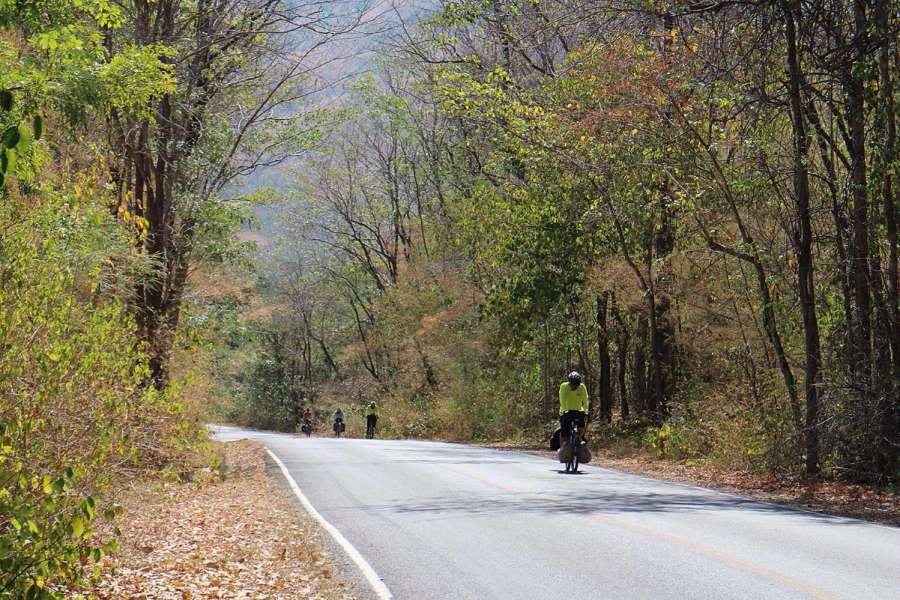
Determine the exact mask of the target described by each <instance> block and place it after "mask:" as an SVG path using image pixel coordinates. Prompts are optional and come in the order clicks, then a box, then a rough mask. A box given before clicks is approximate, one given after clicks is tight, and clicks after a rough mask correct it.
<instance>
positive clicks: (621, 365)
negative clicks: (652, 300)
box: [612, 296, 630, 421]
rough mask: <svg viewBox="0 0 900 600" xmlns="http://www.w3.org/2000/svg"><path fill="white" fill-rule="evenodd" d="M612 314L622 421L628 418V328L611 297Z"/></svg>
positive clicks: (613, 298)
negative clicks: (614, 326)
mask: <svg viewBox="0 0 900 600" xmlns="http://www.w3.org/2000/svg"><path fill="white" fill-rule="evenodd" d="M612 303H613V308H612V313H613V316H614V317H615V319H616V358H617V365H616V380H617V383H618V385H617V387H618V391H619V408H620V411H621V415H622V420H623V421H624V420H627V419H628V418H629V416H630V410H629V408H630V407H629V405H628V393H627V392H628V391H627V389H626V383H625V382H626V375H627V372H626V368H627V365H628V328H627V327H626V325H625V320H624V319H623V318H622V313H621V310H620V309H619V306H618V305H617V304H616V302H615V296H613V297H612Z"/></svg>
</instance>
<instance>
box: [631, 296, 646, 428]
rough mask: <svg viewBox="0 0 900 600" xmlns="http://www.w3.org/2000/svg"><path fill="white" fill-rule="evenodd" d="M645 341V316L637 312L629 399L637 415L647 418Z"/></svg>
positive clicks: (641, 312)
mask: <svg viewBox="0 0 900 600" xmlns="http://www.w3.org/2000/svg"><path fill="white" fill-rule="evenodd" d="M646 340H647V315H645V314H644V313H643V311H639V312H638V315H637V331H636V332H635V335H634V358H633V361H632V362H633V363H634V372H633V373H632V384H631V390H632V391H631V398H632V400H633V404H634V405H635V407H636V408H637V411H638V414H639V415H641V417H643V418H645V419H646V418H648V416H649V415H648V412H649V411H648V408H649V407H648V404H649V403H648V401H647V396H648V394H647V357H646V355H645V353H644V344H645V343H646Z"/></svg>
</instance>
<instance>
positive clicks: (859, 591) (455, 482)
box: [213, 427, 900, 600]
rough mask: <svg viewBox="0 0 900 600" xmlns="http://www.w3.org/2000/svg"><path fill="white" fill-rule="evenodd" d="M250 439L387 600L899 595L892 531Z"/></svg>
mask: <svg viewBox="0 0 900 600" xmlns="http://www.w3.org/2000/svg"><path fill="white" fill-rule="evenodd" d="M213 430H214V432H215V435H216V436H217V437H218V438H219V439H223V440H234V439H240V438H251V439H255V440H258V441H260V442H262V443H263V444H265V445H266V447H268V448H269V449H270V450H271V451H272V452H273V453H274V454H275V455H276V456H278V457H279V459H280V460H281V461H282V462H283V463H284V465H285V466H286V468H287V470H288V471H289V472H290V474H291V476H292V477H293V478H294V480H295V481H296V482H297V484H298V485H299V487H300V489H301V490H302V491H303V493H304V495H306V497H307V498H308V499H309V501H310V502H311V503H312V505H313V506H314V507H315V508H316V509H318V511H319V512H320V513H321V514H322V516H323V517H324V518H325V519H326V520H327V521H329V522H330V523H331V524H333V525H334V526H335V527H337V529H338V530H340V532H341V533H342V534H343V535H344V536H345V537H346V538H347V539H348V540H349V541H350V542H351V543H352V544H353V546H355V547H356V548H357V549H358V550H359V552H360V553H361V554H362V555H363V556H364V557H365V559H366V560H367V561H368V562H369V563H370V564H371V565H372V567H373V568H374V569H375V571H376V572H377V573H378V574H379V575H380V576H381V577H382V578H383V580H384V583H385V584H386V585H387V587H388V588H389V589H390V591H391V592H392V593H393V595H394V597H395V598H398V599H401V600H406V599H410V600H412V599H415V600H432V599H434V600H449V599H463V598H472V599H478V600H486V599H493V598H509V599H516V600H525V599H531V598H535V599H540V600H546V599H553V600H557V599H559V598H563V599H567V600H576V599H619V598H621V599H628V600H638V599H643V598H647V599H651V598H652V599H663V598H673V599H675V598H677V599H687V598H702V599H726V598H727V599H731V598H734V599H747V600H760V599H763V598H766V599H768V598H779V599H780V598H818V599H836V598H848V599H849V598H853V599H866V600H868V599H873V600H874V599H878V600H881V599H888V600H890V599H897V600H900V529H896V528H892V527H885V526H880V525H873V524H868V523H863V522H860V521H857V520H853V519H844V518H839V517H830V516H825V515H821V514H817V513H811V512H804V511H798V510H792V509H789V508H784V507H781V506H776V505H773V504H767V503H762V502H755V501H752V500H747V499H744V498H740V497H737V496H732V495H728V494H721V493H718V492H714V491H710V490H705V489H700V488H695V487H691V486H685V485H680V484H674V483H666V482H661V481H656V480H653V479H647V478H643V477H638V476H634V475H629V474H625V473H619V472H617V471H612V470H608V469H601V468H597V467H592V466H586V467H585V468H584V473H583V474H581V475H565V474H561V473H560V472H559V465H557V464H556V463H555V462H553V461H551V460H549V459H546V458H542V457H539V456H533V455H530V454H524V453H519V452H510V451H501V450H491V449H486V448H477V447H472V446H465V445H458V444H445V443H439V442H425V441H380V440H371V441H369V440H358V439H339V440H337V439H330V438H311V439H306V438H300V437H296V436H291V435H286V434H275V433H265V432H259V431H250V430H242V429H238V428H233V427H214V428H213Z"/></svg>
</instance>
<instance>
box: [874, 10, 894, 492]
mask: <svg viewBox="0 0 900 600" xmlns="http://www.w3.org/2000/svg"><path fill="white" fill-rule="evenodd" d="M888 4H889V3H888V2H887V1H884V2H876V3H875V24H876V30H877V32H878V38H879V39H878V43H879V54H878V73H879V86H878V89H879V94H880V97H879V99H880V102H881V107H880V108H881V114H882V117H881V118H882V119H883V120H884V150H883V153H882V158H881V164H882V165H883V173H882V176H881V198H882V205H883V213H884V226H885V232H886V234H887V244H888V264H887V273H886V274H885V277H884V278H885V279H887V286H886V287H887V289H886V290H885V291H884V295H885V296H886V298H885V301H884V302H883V303H880V305H881V313H882V317H881V319H882V322H883V323H882V327H884V328H886V329H887V331H886V332H885V336H884V337H886V338H887V340H888V342H889V345H890V355H891V356H890V357H887V360H886V361H885V362H886V364H885V370H886V371H887V372H885V373H882V374H881V377H880V378H879V379H880V381H882V382H884V383H883V384H882V386H881V387H882V390H881V394H880V400H881V402H880V404H881V406H880V407H879V408H880V415H881V435H880V439H879V444H878V445H879V448H878V457H877V461H876V463H877V464H876V466H877V469H878V472H879V475H880V476H881V478H882V479H883V480H888V479H891V478H893V477H896V476H897V475H898V473H897V459H898V453H900V448H898V447H900V442H898V439H900V423H898V414H900V313H898V299H897V293H898V290H897V288H898V274H897V268H898V265H897V262H898V256H897V209H896V207H895V206H894V190H893V175H892V169H891V167H890V166H891V165H893V164H894V162H895V160H896V158H897V121H896V115H895V112H894V80H893V71H892V69H891V66H892V65H891V58H892V56H891V54H892V53H891V47H892V44H893V43H895V39H894V36H893V34H892V31H891V21H890V20H891V15H890V14H888ZM893 67H894V69H896V68H897V65H896V64H894V65H893ZM879 279H881V278H879ZM885 352H886V351H885V350H882V353H885ZM888 373H891V374H892V375H893V377H890V376H888Z"/></svg>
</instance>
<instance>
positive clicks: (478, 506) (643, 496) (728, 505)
mask: <svg viewBox="0 0 900 600" xmlns="http://www.w3.org/2000/svg"><path fill="white" fill-rule="evenodd" d="M557 472H558V473H561V474H566V473H565V471H557ZM582 474H586V473H578V475H582ZM536 495H538V494H537V493H534V492H529V495H528V496H523V495H519V494H515V493H511V492H497V493H493V494H478V495H458V496H453V497H446V496H444V497H440V498H428V499H420V500H410V499H402V500H397V501H396V502H392V503H385V504H381V505H376V506H371V507H369V508H367V510H369V511H374V512H378V511H383V512H393V513H401V514H402V513H421V514H429V513H431V514H434V515H435V516H438V515H444V516H451V515H452V516H458V515H469V516H489V515H495V514H497V515H510V514H514V513H520V514H545V513H546V514H559V513H561V512H565V513H569V514H593V513H596V514H616V513H620V514H627V513H645V512H653V513H674V512H677V513H687V512H698V513H699V512H707V511H710V510H715V511H722V510H725V511H732V510H733V511H742V512H744V513H748V512H750V513H755V514H782V515H791V516H795V517H798V518H802V519H812V520H815V521H819V522H829V523H835V524H841V523H844V524H852V523H856V521H854V520H852V519H846V518H843V517H835V516H831V515H825V514H820V513H812V512H805V511H804V512H801V511H797V510H794V509H791V508H789V507H784V506H779V505H775V504H766V503H760V502H754V501H752V500H745V499H742V498H737V497H731V496H719V495H715V496H710V495H705V494H698V493H694V492H693V490H689V489H686V490H684V492H683V493H680V492H678V491H676V492H671V493H654V492H647V493H632V492H609V491H602V492H601V491H582V492H578V491H573V490H571V489H569V490H565V491H561V492H559V493H549V494H547V493H545V494H540V495H541V497H540V498H537V497H535V496H536Z"/></svg>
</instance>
